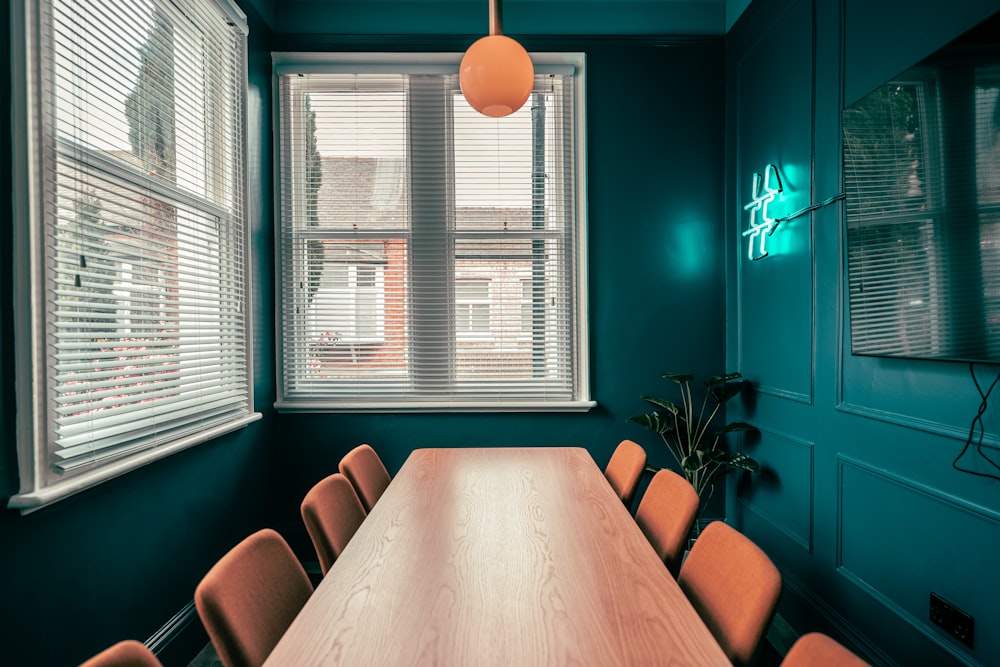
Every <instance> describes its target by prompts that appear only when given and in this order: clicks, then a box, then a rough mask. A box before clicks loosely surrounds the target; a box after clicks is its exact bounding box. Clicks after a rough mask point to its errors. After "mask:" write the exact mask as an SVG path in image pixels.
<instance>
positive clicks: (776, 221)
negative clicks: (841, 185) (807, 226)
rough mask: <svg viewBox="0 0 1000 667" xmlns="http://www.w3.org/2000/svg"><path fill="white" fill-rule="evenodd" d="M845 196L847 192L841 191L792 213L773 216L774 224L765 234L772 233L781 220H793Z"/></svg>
mask: <svg viewBox="0 0 1000 667" xmlns="http://www.w3.org/2000/svg"><path fill="white" fill-rule="evenodd" d="M846 198H847V194H845V193H843V192H841V193H840V194H839V195H834V196H832V197H830V198H829V199H824V200H823V201H821V202H819V203H818V204H811V205H809V206H806V207H804V208H800V209H799V210H797V211H795V212H794V213H789V214H788V215H785V216H782V217H780V218H775V219H774V226H773V227H771V229H770V231H768V233H767V235H768V236H770V235H771V234H774V230H776V229H777V228H778V225H780V224H781V223H783V222H787V221H789V220H794V219H795V218H798V217H801V216H803V215H805V214H806V213H812V212H813V211H817V210H819V209H821V208H823V207H824V206H829V205H830V204H832V203H833V202H835V201H838V200H841V199H846Z"/></svg>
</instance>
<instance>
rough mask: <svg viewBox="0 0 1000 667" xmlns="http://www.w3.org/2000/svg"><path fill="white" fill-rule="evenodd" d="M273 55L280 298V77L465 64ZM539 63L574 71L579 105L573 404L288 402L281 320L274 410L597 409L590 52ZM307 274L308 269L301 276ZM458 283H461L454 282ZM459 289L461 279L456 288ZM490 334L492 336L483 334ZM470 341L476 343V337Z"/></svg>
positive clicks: (452, 58) (410, 57)
mask: <svg viewBox="0 0 1000 667" xmlns="http://www.w3.org/2000/svg"><path fill="white" fill-rule="evenodd" d="M271 55H272V64H273V68H274V71H273V84H272V85H273V95H272V97H273V101H274V107H273V112H272V118H273V119H274V121H273V122H274V136H275V137H276V139H277V141H278V143H279V147H278V149H277V150H275V153H274V164H275V167H274V169H275V174H277V175H278V179H277V181H278V185H277V187H278V190H279V194H276V196H275V198H274V206H275V220H276V224H275V247H276V248H278V251H277V252H276V253H275V276H276V285H275V291H276V294H278V295H279V296H278V298H279V300H280V299H281V298H282V297H281V294H282V289H283V288H282V284H281V282H282V280H283V278H284V274H283V267H282V261H283V258H284V255H285V251H284V250H282V246H283V240H282V235H283V230H282V220H283V218H282V210H281V209H282V199H283V197H282V196H281V194H280V190H281V187H282V185H281V176H282V163H281V159H282V156H281V148H280V143H281V137H282V136H283V132H284V130H283V129H282V128H283V127H284V126H283V118H282V113H281V106H282V99H281V94H280V92H281V91H280V75H281V74H282V73H283V72H290V71H292V70H294V71H295V72H297V73H330V72H354V73H364V72H386V73H388V72H392V73H411V72H420V73H427V72H431V71H433V72H436V73H442V74H445V73H457V72H458V65H459V63H460V61H461V58H462V54H461V53H301V52H274V53H272V54H271ZM531 57H532V60H533V62H534V64H535V67H536V72H537V71H539V68H545V67H548V68H550V69H551V70H552V71H559V70H563V71H568V69H569V68H573V71H574V72H575V75H574V76H573V83H572V89H573V102H572V112H573V115H574V126H573V129H572V137H573V139H572V140H573V144H574V153H575V154H574V160H573V169H574V172H575V175H576V177H575V182H574V183H573V187H572V190H573V192H572V196H573V199H574V201H575V207H574V211H575V218H574V221H573V234H574V238H573V244H572V252H573V255H572V256H573V258H574V260H573V265H572V266H570V268H569V271H570V272H571V273H572V280H573V292H572V296H571V297H570V303H571V304H572V312H571V314H570V315H568V316H567V317H568V318H569V320H568V321H571V322H572V324H573V336H572V341H573V342H572V346H571V348H570V349H571V350H572V358H573V362H572V371H571V376H572V385H573V389H574V391H573V394H574V395H573V396H572V398H570V399H530V400H529V399H524V398H521V399H514V400H510V399H508V400H505V401H495V400H494V401H485V400H482V399H476V398H470V399H469V400H463V397H462V396H461V394H458V395H456V398H455V400H443V399H429V400H420V399H417V398H411V399H408V400H399V399H392V398H387V397H385V396H378V395H373V396H372V397H371V398H365V397H358V398H356V399H354V400H345V399H343V398H338V399H334V400H331V399H329V398H327V397H316V398H314V399H313V398H304V397H300V396H296V397H288V396H286V395H285V392H284V388H283V385H284V383H285V379H284V375H285V370H284V364H285V360H284V358H283V356H284V355H283V350H284V345H285V343H284V340H283V338H284V331H283V329H284V325H283V321H282V318H276V319H275V338H276V343H277V347H276V349H277V354H276V366H277V368H276V370H277V387H276V393H277V400H276V401H275V408H276V409H277V410H278V411H279V412H319V413H337V412H348V413H359V412H375V413H403V412H585V411H588V410H590V409H591V408H593V407H594V406H596V402H595V401H593V400H592V399H591V394H590V365H589V357H590V352H589V330H588V327H589V313H588V296H587V290H588V274H587V206H586V204H587V195H586V182H587V178H586V164H587V147H586V115H585V109H586V76H585V55H584V54H583V53H555V52H553V53H532V54H531ZM300 272H301V271H300ZM455 280H457V278H456V279H455ZM450 284H451V285H452V286H454V282H452V283H450ZM478 335H479V334H478V333H464V334H459V335H458V336H457V339H458V340H463V341H465V340H476V338H475V337H476V336H478ZM483 335H488V333H487V332H483ZM470 336H471V337H472V338H470Z"/></svg>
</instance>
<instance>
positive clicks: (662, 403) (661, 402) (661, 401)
mask: <svg viewBox="0 0 1000 667" xmlns="http://www.w3.org/2000/svg"><path fill="white" fill-rule="evenodd" d="M642 400H644V401H646V402H647V403H652V404H653V405H655V406H656V407H658V408H663V409H664V410H666V411H667V412H669V413H670V414H672V415H676V414H677V413H678V412H680V408H678V407H677V406H676V405H674V403H673V402H672V401H668V400H667V399H665V398H655V397H653V396H643V397H642Z"/></svg>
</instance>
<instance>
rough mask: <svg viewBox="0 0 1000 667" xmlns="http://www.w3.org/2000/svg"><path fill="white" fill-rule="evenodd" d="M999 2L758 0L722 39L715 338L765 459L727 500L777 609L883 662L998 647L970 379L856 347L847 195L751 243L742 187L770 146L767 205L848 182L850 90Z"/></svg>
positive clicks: (901, 65) (997, 651) (999, 660)
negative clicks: (721, 198) (966, 460)
mask: <svg viewBox="0 0 1000 667" xmlns="http://www.w3.org/2000/svg"><path fill="white" fill-rule="evenodd" d="M998 9H1000V5H998V4H997V2H996V1H995V0H992V1H972V0H969V1H968V2H961V3H956V2H952V3H933V4H932V3H924V4H921V5H920V6H919V10H918V9H917V8H916V6H915V4H914V3H911V2H906V1H905V0H841V2H818V1H815V0H813V1H809V0H755V2H754V3H753V4H752V5H751V6H750V8H749V9H748V10H747V11H746V12H745V13H744V15H743V16H742V17H741V18H740V20H739V21H738V22H737V23H736V25H735V26H734V28H733V30H732V31H731V32H730V33H729V35H728V36H727V40H726V60H727V64H726V88H727V93H726V109H727V117H726V153H727V175H726V176H727V191H726V220H727V222H726V224H727V229H728V231H727V243H728V248H727V251H726V258H727V289H726V292H727V320H728V323H729V327H728V330H727V340H726V356H727V360H728V365H729V366H730V367H734V368H739V369H740V370H742V371H743V373H744V374H745V375H747V376H748V377H750V378H751V379H752V380H753V381H754V382H755V383H756V384H757V391H756V392H755V394H754V400H753V402H752V403H751V404H747V405H744V406H740V411H741V412H742V415H735V416H744V417H746V418H747V420H749V421H752V422H753V423H755V424H757V425H759V426H760V428H761V436H760V438H759V440H758V441H757V442H755V443H753V444H752V446H751V450H750V451H751V453H752V455H753V456H754V457H756V458H757V459H758V460H759V461H760V462H761V463H762V465H763V466H764V472H762V474H760V475H758V476H756V477H755V478H754V479H753V481H752V482H751V483H749V484H747V483H746V481H745V480H744V481H743V483H744V484H745V486H743V487H741V488H740V493H739V495H738V496H737V495H736V494H731V495H730V498H729V509H730V517H731V518H732V520H733V521H734V522H736V523H738V524H739V525H740V526H741V527H742V528H743V530H744V531H745V532H746V533H748V534H749V535H750V536H751V537H752V538H753V539H754V540H755V541H757V542H758V543H759V544H760V545H761V546H762V547H763V548H764V549H765V550H766V551H767V552H768V553H769V554H770V555H771V556H772V558H774V560H775V561H776V562H777V564H778V565H779V567H780V568H781V570H782V574H783V577H784V582H785V594H784V596H783V599H782V603H781V611H782V612H783V615H784V617H785V618H787V619H789V620H791V621H792V622H793V625H795V626H796V629H797V630H799V631H800V632H805V631H807V630H811V629H821V630H826V631H828V632H832V633H834V634H836V635H837V636H838V637H840V638H841V639H843V640H844V641H847V642H848V643H850V644H852V645H854V646H855V647H856V648H858V650H859V651H861V652H863V653H864V654H865V655H866V656H867V657H868V658H869V659H870V660H872V661H874V662H875V663H876V664H892V663H898V664H902V665H949V664H993V665H995V664H1000V636H997V634H996V633H995V632H994V631H993V630H994V629H995V628H996V627H998V626H1000V569H998V568H997V566H996V563H997V561H996V557H997V554H998V553H1000V482H998V481H995V480H988V479H983V478H980V477H976V476H973V475H969V474H964V473H961V472H957V471H955V470H954V469H953V468H952V465H951V464H952V460H953V459H954V458H955V456H956V455H957V454H958V453H959V451H960V450H961V448H962V445H963V442H964V439H965V437H966V435H967V432H968V429H969V425H970V422H971V420H972V418H973V417H974V416H975V415H976V412H977V409H978V407H979V397H978V394H977V393H976V389H975V386H974V384H973V382H972V380H971V378H970V376H969V369H968V367H967V366H966V365H965V364H959V363H949V362H917V361H906V360H898V359H892V360H890V359H875V358H862V357H852V356H851V354H850V346H849V340H850V339H849V335H850V332H849V329H848V326H847V323H846V310H845V308H846V297H845V280H844V257H843V230H844V226H843V209H842V207H841V206H839V205H831V206H828V207H826V208H824V209H822V210H820V211H817V212H816V214H815V215H814V216H812V217H810V216H806V217H803V218H800V219H798V220H795V221H793V222H792V223H790V224H786V225H782V227H781V228H779V231H778V232H776V234H775V235H774V237H772V242H773V246H772V247H773V248H774V249H775V251H776V252H775V254H774V255H773V256H772V257H769V258H767V259H765V260H763V261H759V262H750V261H747V260H746V259H744V255H745V254H746V247H745V244H744V242H743V240H742V239H741V237H740V233H741V231H742V230H743V229H745V227H746V224H747V219H748V214H747V213H745V212H744V211H743V210H742V204H744V203H746V202H747V201H749V199H750V198H751V194H750V190H751V177H752V176H751V175H752V173H753V172H754V171H760V170H762V169H763V168H764V166H765V165H766V164H767V163H769V162H773V163H775V164H777V165H779V166H780V167H781V169H782V174H783V176H784V177H785V187H786V193H785V194H786V198H785V201H783V202H781V206H782V207H783V209H782V210H781V211H779V210H778V209H773V211H774V212H775V214H777V215H780V214H781V213H788V212H791V211H793V210H797V209H799V208H800V207H802V206H805V205H808V204H809V203H811V202H818V201H822V200H825V199H826V198H828V197H830V196H832V195H835V194H837V193H839V192H840V190H841V187H842V184H841V142H840V131H841V129H840V120H839V119H840V110H841V109H842V108H843V105H844V102H845V100H846V101H847V102H850V101H853V100H854V99H856V98H857V97H859V96H861V95H863V94H864V93H865V92H867V91H868V90H869V89H871V88H873V87H874V86H876V85H878V84H879V83H880V82H882V81H884V80H886V79H888V78H889V77H891V76H893V75H894V74H896V73H898V72H899V71H901V70H903V69H905V68H906V67H908V66H909V65H911V64H913V63H915V62H916V61H917V60H919V59H920V58H922V57H923V56H925V55H927V54H929V53H930V52H931V51H933V50H934V49H936V48H938V47H939V46H941V45H943V44H944V43H946V42H948V41H950V40H951V39H952V38H954V37H956V36H957V35H958V34H960V33H961V32H963V31H964V30H965V29H967V28H969V27H971V26H972V25H974V24H975V23H977V22H978V21H980V20H981V19H983V18H985V17H986V16H988V15H989V14H990V13H992V12H994V11H997V10H998ZM998 370H1000V369H998V368H997V367H996V366H992V367H989V366H980V367H979V368H978V373H979V377H980V379H981V381H982V380H983V379H986V378H988V379H987V380H986V381H987V382H988V381H989V380H992V378H993V377H994V376H995V374H996V373H997V371H998ZM998 405H1000V400H998V399H997V398H996V397H994V400H993V401H992V404H991V406H990V408H989V410H988V412H987V413H986V415H984V418H985V421H986V426H987V432H988V433H987V442H988V443H990V446H991V449H990V452H991V453H992V455H993V456H994V458H1000V452H998V451H997V446H998V444H1000V438H998V434H1000V408H998ZM731 416H733V415H731ZM973 465H974V467H976V468H978V469H980V470H982V471H986V467H985V466H982V465H981V464H980V465H975V464H973ZM932 591H933V592H937V593H939V594H940V595H942V596H943V597H945V598H946V599H948V600H950V601H951V602H953V603H954V604H956V605H958V606H959V607H960V608H962V609H964V610H965V611H967V612H969V613H971V614H972V615H973V616H974V617H975V623H976V644H975V649H974V650H969V649H967V648H966V647H964V646H963V645H961V644H960V643H958V642H957V641H955V640H953V639H952V638H951V637H950V636H948V635H946V634H945V633H943V632H942V631H941V630H940V629H939V628H937V626H935V625H933V624H931V623H930V621H929V619H928V598H929V594H930V592H932Z"/></svg>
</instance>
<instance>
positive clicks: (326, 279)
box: [278, 59, 589, 409]
mask: <svg viewBox="0 0 1000 667" xmlns="http://www.w3.org/2000/svg"><path fill="white" fill-rule="evenodd" d="M457 62H458V61H457V59H456V61H455V64H454V65H451V66H450V67H436V68H433V69H432V68H428V71H423V72H422V71H419V68H417V67H414V66H411V65H408V66H402V65H401V66H400V67H399V68H397V69H396V70H395V71H392V68H391V67H387V66H385V65H383V66H381V67H377V68H375V67H365V68H360V67H355V68H354V69H355V70H356V71H350V69H351V67H350V66H342V67H340V68H331V70H330V71H322V72H317V71H315V69H309V68H306V70H305V71H302V70H300V69H298V68H296V67H295V66H294V65H292V64H287V65H282V66H281V67H280V68H279V69H278V73H279V77H278V80H279V96H280V112H279V119H278V122H279V125H280V130H279V131H280V169H281V172H280V176H281V249H280V258H281V272H280V273H281V276H280V280H281V286H280V294H281V298H280V303H281V366H282V369H281V381H282V386H281V392H280V393H281V396H280V397H279V405H281V406H283V407H289V408H295V407H297V406H313V407H316V406H320V407H329V408H338V407H342V408H343V407H348V408H360V409H364V408H403V409H405V408H408V407H427V408H447V407H449V406H451V407H455V406H480V407H484V408H490V407H495V408H503V407H505V406H506V407H513V406H517V405H520V406H531V405H542V404H546V403H564V404H568V403H572V402H574V401H578V400H580V399H581V396H583V394H584V393H585V392H586V388H585V382H581V379H580V369H579V368H578V364H579V363H580V359H579V355H580V354H581V349H580V340H581V331H580V326H581V325H580V323H579V322H580V318H579V314H580V311H579V309H580V308H581V304H580V303H578V301H579V299H580V295H581V293H582V292H581V285H580V284H579V268H580V267H579V266H578V262H579V261H580V254H581V252H580V247H581V246H580V243H579V241H580V239H579V237H578V235H579V234H580V224H581V223H580V212H579V211H578V209H577V204H576V199H577V180H576V179H577V178H578V175H577V170H576V163H577V153H576V145H575V141H576V126H575V119H574V109H575V97H574V90H575V86H574V72H573V71H572V70H571V69H568V68H563V70H562V71H558V72H552V73H549V72H544V71H542V72H540V73H538V74H537V76H536V81H535V88H534V92H533V93H532V95H531V97H530V98H529V100H528V102H527V103H526V104H525V105H524V107H522V109H521V110H519V111H518V112H516V113H515V114H513V115H511V116H509V117H506V118H501V119H493V118H487V117H485V116H481V115H480V114H478V113H477V112H475V111H474V110H473V109H472V108H471V107H469V105H468V103H467V102H466V101H465V99H464V98H463V97H462V94H461V91H460V89H459V83H458V77H457ZM583 398H589V397H588V396H583Z"/></svg>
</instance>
